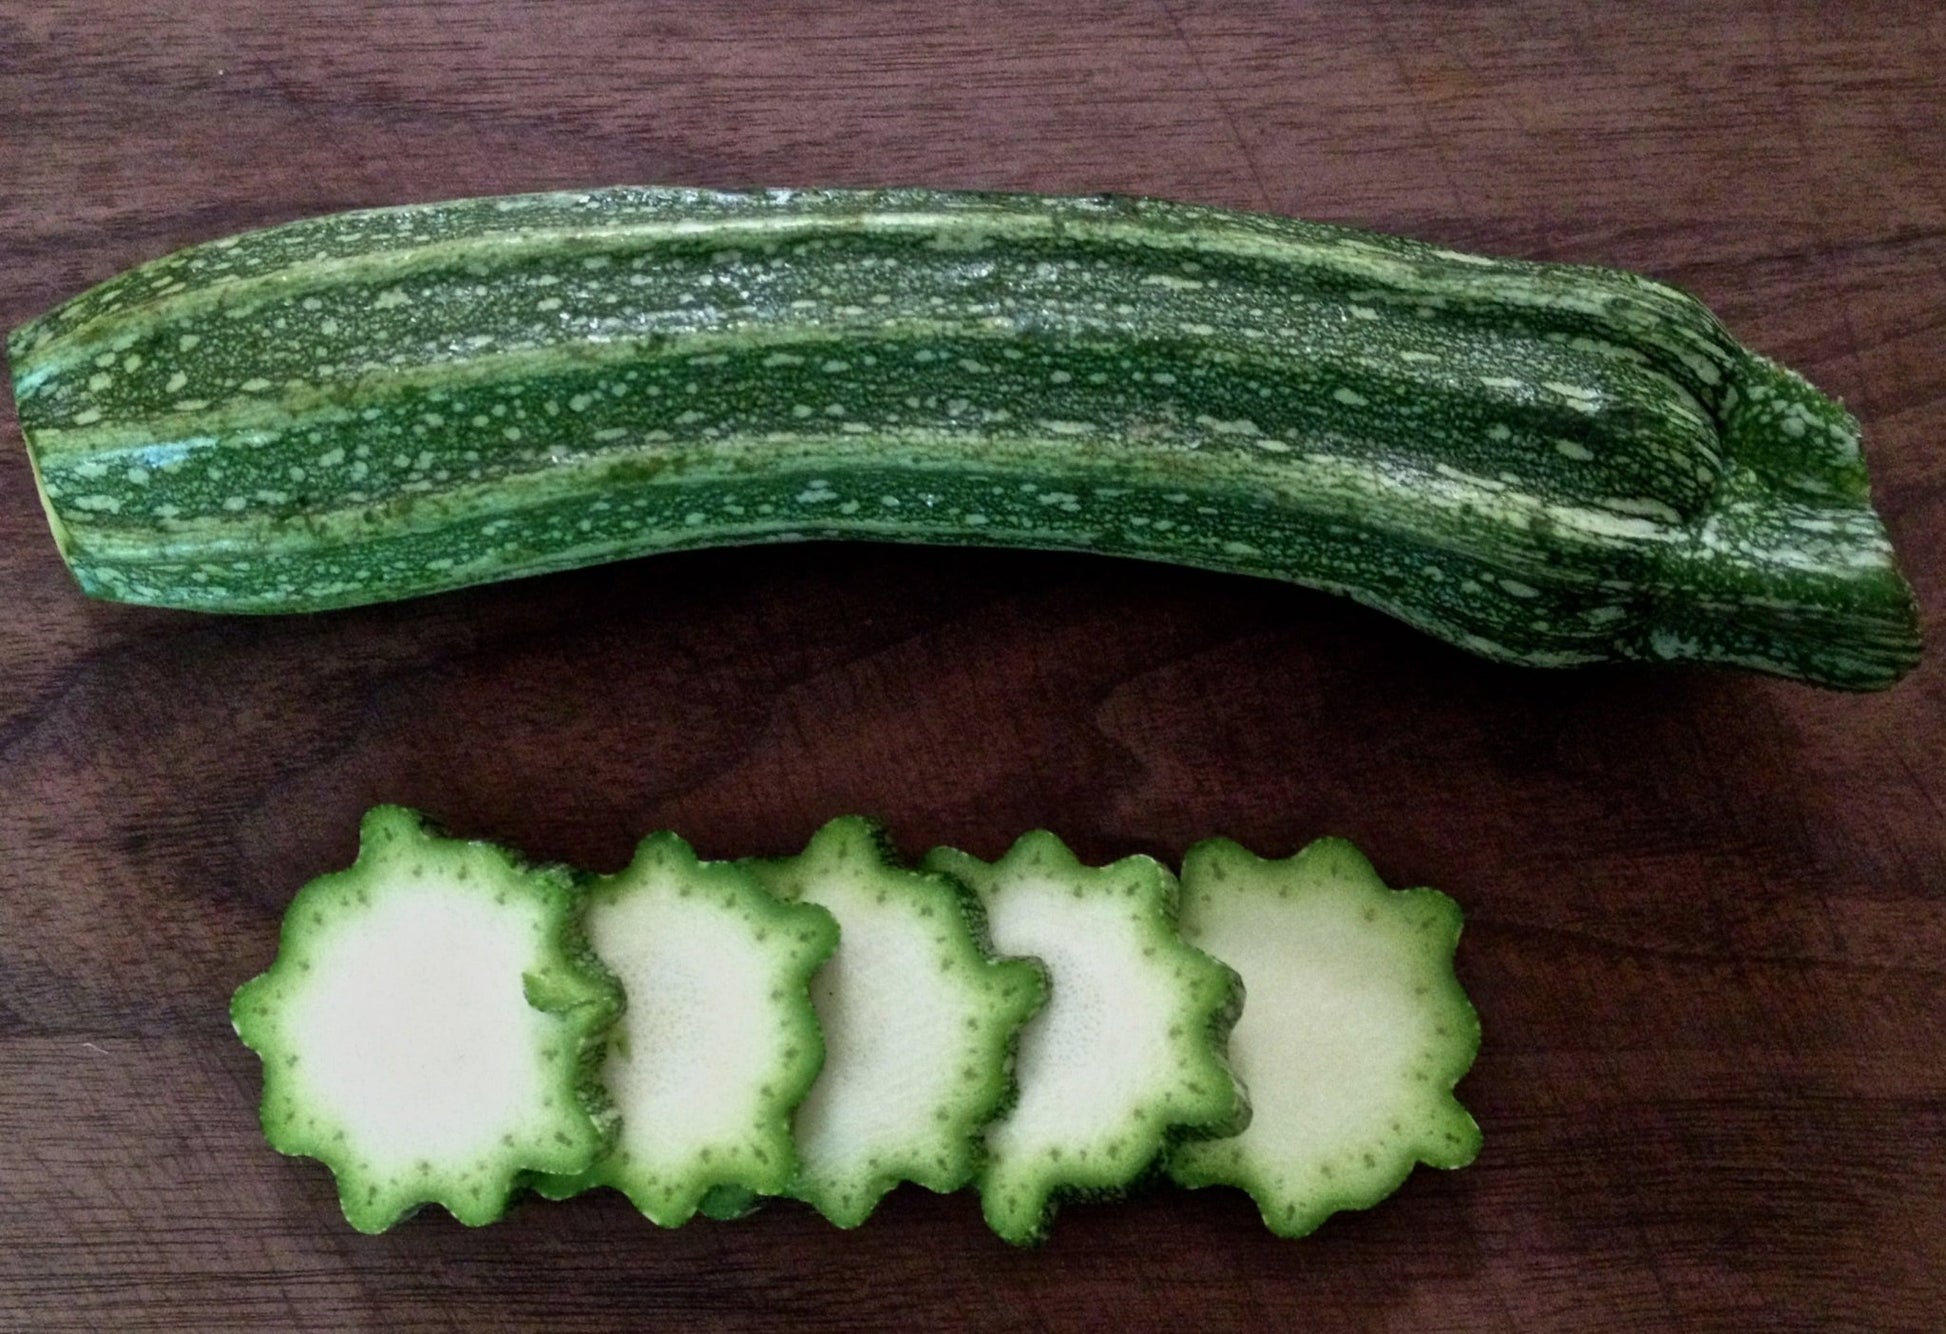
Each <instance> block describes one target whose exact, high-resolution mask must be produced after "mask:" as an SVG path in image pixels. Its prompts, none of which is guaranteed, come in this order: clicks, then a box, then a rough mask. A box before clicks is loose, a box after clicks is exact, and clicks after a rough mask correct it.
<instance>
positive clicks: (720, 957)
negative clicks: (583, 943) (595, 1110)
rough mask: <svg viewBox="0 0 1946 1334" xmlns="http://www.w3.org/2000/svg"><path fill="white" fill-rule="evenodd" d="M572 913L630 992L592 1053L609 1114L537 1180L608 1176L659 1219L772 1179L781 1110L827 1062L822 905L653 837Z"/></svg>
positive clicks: (671, 1220)
mask: <svg viewBox="0 0 1946 1334" xmlns="http://www.w3.org/2000/svg"><path fill="white" fill-rule="evenodd" d="M582 922H583V927H584V929H585V931H586V932H587V937H588V940H589V942H590V943H591V944H592V945H593V947H594V952H595V954H596V956H597V957H599V958H600V960H601V962H602V964H603V965H604V966H605V967H606V968H607V969H608V970H609V971H610V972H611V973H613V974H614V975H615V976H616V977H617V978H618V979H620V981H621V984H622V989H623V992H624V994H625V997H626V1009H625V1011H624V1013H623V1015H622V1017H621V1019H620V1021H619V1022H618V1023H617V1024H616V1025H615V1026H614V1031H613V1034H612V1036H611V1038H610V1041H609V1045H608V1049H607V1052H606V1055H605V1059H604V1060H603V1061H602V1063H601V1077H602V1081H603V1084H604V1086H605V1088H606V1091H607V1094H608V1097H609V1098H610V1100H611V1101H612V1103H613V1106H614V1108H615V1111H616V1112H617V1113H618V1115H619V1117H620V1121H621V1126H620V1130H619V1131H618V1133H617V1135H616V1137H615V1140H614V1144H613V1146H612V1147H611V1148H610V1149H609V1150H608V1152H607V1153H606V1154H605V1155H604V1156H602V1157H600V1158H598V1159H596V1160H595V1161H594V1162H593V1163H592V1164H591V1165H589V1166H587V1167H585V1168H584V1169H582V1170H580V1171H576V1172H571V1173H555V1174H542V1175H537V1176H536V1177H535V1179H534V1187H535V1189H536V1190H538V1191H539V1192H540V1193H541V1194H543V1195H545V1196H547V1197H548V1198H550V1199H563V1198H565V1197H567V1196H569V1195H574V1194H578V1193H579V1192H581V1191H583V1190H587V1189H590V1188H592V1187H595V1186H614V1187H616V1188H617V1189H619V1190H621V1191H622V1193H623V1194H625V1195H627V1196H628V1198H629V1199H630V1200H631V1201H632V1202H633V1203H634V1204H635V1207H636V1208H638V1209H640V1210H641V1211H642V1213H643V1214H644V1215H646V1216H647V1217H648V1218H649V1219H650V1221H652V1222H655V1223H658V1224H660V1225H662V1226H663V1227H675V1226H677V1225H678V1224H681V1223H685V1222H687V1221H688V1220H689V1219H690V1217H691V1216H693V1215H694V1214H695V1213H697V1212H698V1210H704V1209H706V1210H707V1212H708V1213H709V1214H710V1215H711V1216H713V1217H721V1216H734V1215H735V1214H737V1213H739V1212H741V1210H742V1204H743V1202H744V1201H746V1200H747V1198H748V1197H749V1196H751V1195H766V1194H773V1195H774V1194H776V1193H777V1192H779V1191H781V1190H783V1189H784V1187H785V1186H786V1185H788V1184H789V1183H790V1181H791V1179H792V1177H793V1176H794V1174H795V1171H796V1166H797V1158H796V1153H795V1151H794V1149H793V1147H792V1143H791V1113H792V1112H793V1111H794V1110H795V1109H796V1107H797V1105H798V1103H799V1102H800V1101H802V1100H803V1098H804V1094H805V1092H806V1090H808V1089H809V1088H810V1086H811V1081H812V1080H813V1079H815V1078H816V1077H817V1073H818V1069H819V1067H820V1066H821V1065H822V1064H823V1061H824V1041H823V1036H822V1033H821V1032H820V1030H819V1027H818V1018H817V1013H816V1011H815V1010H814V1009H813V1008H812V1005H811V996H810V979H811V975H812V974H813V973H815V972H816V971H817V970H818V968H819V966H820V965H822V964H823V963H824V961H825V960H826V959H827V958H829V957H830V955H831V951H832V950H833V949H835V948H836V947H837V944H838V927H837V924H836V923H835V922H834V921H833V920H832V918H831V914H830V913H828V912H826V911H825V910H824V909H822V908H820V907H817V906H816V905H814V904H808V903H782V902H780V901H778V900H777V899H775V898H773V897H771V896H770V895H769V894H767V893H766V892H765V891H764V888H763V886H762V884H761V883H759V882H758V881H757V880H756V879H755V878H754V877H753V876H751V875H750V874H749V873H748V872H747V871H745V870H744V869H742V868H741V867H738V866H736V865H734V864H732V863H728V862H700V861H698V860H697V858H696V854H695V852H694V851H693V850H691V848H690V846H689V844H687V843H686V842H684V841H683V840H682V839H681V838H679V837H677V836H676V835H674V834H669V833H663V834H654V835H651V836H650V837H649V838H646V839H644V840H643V841H642V843H641V845H640V846H639V847H638V848H637V849H636V853H635V858H634V860H633V861H631V862H630V863H629V864H628V866H627V867H625V868H624V869H623V870H622V871H620V872H619V873H617V874H615V875H612V876H606V877H602V878H600V879H597V880H595V881H593V882H592V883H591V884H590V885H589V886H588V887H587V889H586V891H585V896H584V904H583V917H582Z"/></svg>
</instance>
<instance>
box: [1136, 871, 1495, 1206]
mask: <svg viewBox="0 0 1946 1334" xmlns="http://www.w3.org/2000/svg"><path fill="white" fill-rule="evenodd" d="M1459 930H1460V913H1459V909H1458V907H1457V906H1455V904H1454V903H1453V901H1452V900H1451V899H1449V898H1447V897H1446V896H1445V895H1444V894H1441V893H1439V892H1438V891H1437V890H1432V889H1409V890H1390V889H1387V888H1386V887H1385V883H1384V882H1383V881H1382V880H1380V879H1379V877H1378V874H1377V872H1375V871H1374V870H1373V869H1372V865H1371V863H1370V862H1368V861H1366V860H1365V858H1364V857H1363V856H1362V855H1361V854H1360V853H1359V851H1358V850H1357V849H1356V848H1354V847H1353V846H1352V845H1351V844H1349V843H1347V842H1345V841H1343V840H1342V839H1320V840H1319V841H1317V842H1315V843H1312V844H1311V845H1310V846H1308V847H1306V848H1305V849H1304V850H1303V851H1302V852H1299V853H1298V854H1297V855H1296V856H1294V857H1291V858H1288V859H1286V860H1283V861H1266V860H1263V859H1262V858H1259V857H1257V856H1255V855H1254V854H1252V853H1250V852H1249V851H1247V850H1246V849H1244V848H1242V847H1239V846H1238V845H1237V844H1235V843H1232V842H1229V841H1228V840H1226V839H1211V840H1209V841H1207V842H1203V843H1199V844H1197V845H1196V846H1195V847H1193V848H1191V849H1190V850H1189V854H1188V855H1187V856H1186V857H1185V858H1184V860H1183V871H1182V933H1183V936H1184V938H1185V939H1187V940H1189V941H1191V942H1193V943H1194V944H1196V945H1197V946H1198V947H1200V948H1202V949H1204V950H1207V951H1208V952H1209V953H1211V954H1213V955H1215V956H1216V957H1217V958H1219V959H1221V960H1223V961H1224V962H1225V963H1227V964H1229V965H1230V966H1231V967H1232V968H1235V969H1236V970H1237V971H1238V972H1239V973H1241V974H1242V975H1243V984H1244V986H1245V988H1246V989H1247V993H1248V1000H1247V1001H1246V1002H1245V1004H1244V1007H1243V1014H1242V1016H1241V1017H1240V1018H1239V1019H1238V1020H1237V1024H1236V1027H1235V1028H1234V1029H1233V1030H1232V1032H1231V1034H1230V1048H1229V1054H1230V1062H1231V1065H1232V1067H1233V1068H1234V1069H1235V1070H1236V1072H1237V1075H1238V1077H1239V1078H1241V1079H1242V1080H1243V1082H1244V1085H1245V1087H1247V1088H1248V1089H1249V1090H1250V1105H1251V1119H1250V1124H1249V1125H1248V1126H1247V1127H1246V1128H1245V1129H1244V1130H1243V1131H1242V1132H1241V1133H1240V1134H1237V1135H1233V1136H1230V1137H1228V1138H1225V1139H1211V1140H1204V1141H1201V1142H1198V1143H1194V1144H1183V1145H1179V1146H1178V1147H1177V1148H1176V1149H1175V1150H1174V1151H1173V1152H1172V1153H1171V1154H1170V1157H1169V1174H1170V1176H1172V1177H1173V1178H1174V1179H1175V1180H1176V1181H1177V1182H1179V1183H1180V1184H1182V1185H1185V1186H1212V1185H1229V1186H1240V1187H1242V1188H1243V1189H1244V1190H1246V1191H1248V1192H1249V1193H1250V1195H1251V1197H1252V1198H1253V1199H1255V1200H1256V1202H1257V1207H1258V1208H1259V1209H1260V1210H1261V1211H1262V1213H1263V1217H1264V1222H1265V1223H1266V1224H1267V1225H1269V1227H1270V1229H1271V1231H1273V1232H1275V1233H1276V1234H1278V1235H1279V1236H1283V1237H1296V1236H1302V1235H1304V1234H1305V1233H1307V1232H1309V1231H1311V1230H1312V1229H1313V1228H1315V1227H1317V1226H1318V1224H1320V1223H1322V1222H1323V1221H1324V1220H1325V1218H1327V1217H1328V1216H1329V1215H1330V1214H1332V1213H1333V1212H1335V1211H1337V1210H1340V1209H1364V1208H1367V1207H1369V1206H1371V1205H1373V1204H1376V1203H1377V1202H1378V1201H1379V1200H1381V1199H1383V1198H1385V1196H1387V1195H1389V1194H1391V1193H1392V1192H1393V1191H1394V1190H1396V1189H1398V1187H1399V1184H1400V1183H1401V1182H1403V1181H1404V1180H1405V1178H1406V1175H1407V1173H1409V1172H1410V1171H1411V1170H1412V1166H1413V1164H1414V1163H1415V1162H1422V1163H1427V1164H1429V1165H1432V1166H1435V1167H1462V1166H1464V1165H1466V1164H1467V1163H1470V1162H1471V1161H1473V1158H1474V1156H1475V1155H1476V1154H1477V1153H1478V1152H1479V1149H1480V1130H1479V1127H1478V1126H1477V1125H1475V1124H1474V1121H1473V1118H1472V1117H1471V1116H1469V1115H1468V1114H1467V1112H1466V1109H1465V1108H1464V1107H1462V1106H1460V1104H1459V1101H1458V1100H1457V1099H1456V1098H1455V1097H1454V1096H1453V1086H1454V1084H1456V1083H1457V1082H1458V1081H1459V1079H1460V1077H1461V1076H1462V1075H1464V1074H1465V1073H1466V1072H1467V1070H1468V1069H1469V1068H1470V1067H1471V1066H1472V1064H1473V1057H1474V1054H1475V1053H1476V1052H1477V1051H1478V1050H1479V1045H1480V1024H1479V1019H1478V1017H1477V1016H1476V1015H1475V1014H1474V1011H1473V1006H1472V1003H1471V1002H1469V1001H1468V1000H1467V998H1466V993H1465V992H1464V991H1462V990H1461V988H1460V985H1459V982H1458V980H1457V979H1456V978H1455V977H1454V974H1453V948H1454V945H1455V943H1456V942H1457V941H1458V939H1459Z"/></svg>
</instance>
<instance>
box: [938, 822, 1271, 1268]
mask: <svg viewBox="0 0 1946 1334" xmlns="http://www.w3.org/2000/svg"><path fill="white" fill-rule="evenodd" d="M925 865H926V866H927V867H928V868H929V869H932V870H939V871H944V872H946V873H947V874H949V875H952V876H954V877H955V878H957V879H959V880H961V881H964V882H965V883H966V884H968V885H970V886H972V887H973V889H974V890H975V891H976V892H977V893H978V894H979V896H980V901H981V903H982V904H983V905H984V907H985V908H986V912H987V921H988V924H989V928H990V930H991V932H992V937H993V943H994V945H995V947H996V948H997V949H999V950H1001V951H1002V952H1003V953H1006V954H1014V955H1024V956H1030V957H1033V958H1036V959H1038V960H1040V962H1041V964H1042V965H1043V966H1044V967H1045V968H1046V969H1047V976H1048V985H1049V995H1048V1002H1047V1005H1046V1007H1045V1008H1044V1009H1043V1010H1042V1011H1041V1012H1040V1013H1039V1014H1037V1015H1036V1016H1035V1017H1034V1018H1032V1019H1030V1020H1029V1021H1028V1023H1027V1026H1026V1028H1025V1029H1023V1030H1022V1032H1021V1038H1020V1048H1019V1055H1018V1061H1017V1065H1016V1078H1017V1080H1018V1083H1019V1096H1018V1099H1017V1101H1016V1102H1015V1103H1014V1106H1013V1107H1012V1109H1011V1110H1009V1111H1008V1112H1007V1113H1006V1115H1004V1116H1003V1117H1001V1118H1000V1119H999V1120H998V1121H996V1122H995V1123H994V1124H993V1125H992V1126H991V1127H990V1128H989V1129H988V1131H987V1137H986V1145H987V1155H988V1159H987V1163H986V1166H985V1168H984V1169H983V1170H982V1171H981V1174H980V1177H979V1189H980V1200H981V1206H982V1208H983V1210H984V1211H985V1214H986V1219H987V1224H988V1226H990V1227H991V1228H992V1229H993V1230H994V1231H995V1232H996V1233H998V1234H999V1235H1000V1236H1001V1237H1003V1238H1005V1239H1006V1240H1007V1241H1010V1242H1013V1243H1015V1244H1017V1245H1026V1244H1030V1243H1032V1242H1035V1241H1038V1240H1040V1239H1042V1238H1043V1237H1044V1236H1045V1235H1046V1232H1047V1229H1048V1227H1049V1225H1050V1224H1051V1222H1052V1220H1053V1213H1054V1209H1055V1206H1056V1204H1057V1203H1058V1202H1059V1201H1060V1200H1061V1199H1062V1198H1067V1197H1103V1196H1109V1195H1113V1194H1116V1193H1119V1192H1120V1191H1122V1190H1125V1189H1126V1188H1127V1187H1128V1186H1130V1185H1131V1184H1133V1183H1134V1182H1135V1181H1137V1180H1138V1179H1139V1178H1141V1177H1142V1176H1143V1174H1144V1173H1145V1172H1146V1171H1147V1170H1148V1169H1149V1168H1150V1167H1151V1166H1152V1165H1153V1164H1154V1163H1155V1162H1156V1160H1157V1158H1158V1156H1159V1155H1160V1154H1161V1153H1162V1152H1163V1151H1164V1149H1165V1148H1166V1146H1167V1145H1168V1144H1169V1143H1171V1142H1172V1141H1174V1140H1177V1139H1181V1138H1185V1137H1191V1136H1198V1135H1224V1134H1231V1133H1234V1132H1235V1131H1236V1130H1238V1129H1239V1128H1240V1127H1242V1126H1243V1125H1244V1124H1245V1123H1246V1122H1247V1121H1248V1119H1249V1115H1250V1111H1249V1105H1248V1104H1247V1102H1246V1101H1245V1099H1244V1095H1243V1091H1242V1089H1240V1088H1239V1087H1238V1085H1237V1081H1236V1080H1235V1078H1234V1077H1233V1076H1232V1075H1231V1073H1230V1070H1229V1067H1228V1066H1227V1065H1226V1064H1225V1063H1224V1059H1223V1045H1224V1039H1225V1037H1226V1035H1227V1034H1228V1032H1229V1030H1230V1026H1231V1024H1232V1023H1234V1022H1235V1020H1236V1016H1237V1011H1238V1007H1239V1006H1240V1005H1241V1004H1242V1001H1243V990H1242V986H1241V984H1240V983H1239V981H1238V979H1237V975H1236V973H1235V972H1233V971H1232V970H1231V969H1230V968H1228V967H1227V966H1225V965H1224V964H1221V963H1218V962H1217V961H1216V960H1215V959H1212V958H1210V957H1209V956H1208V955H1207V954H1204V953H1203V952H1202V951H1200V950H1198V949H1195V948H1193V947H1192V946H1190V945H1188V944H1186V943H1185V942H1184V941H1183V939H1182V938H1181V937H1180V936H1179V935H1178V934H1177V933H1176V926H1175V906H1176V905H1175V896H1176V880H1175V877H1174V876H1172V875H1170V874H1169V872H1168V871H1167V870H1165V869H1164V868H1163V867H1162V866H1160V865H1158V864H1157V863H1156V862H1154V861H1152V860H1150V859H1149V858H1147V857H1125V858H1123V859H1122V860H1120V861H1118V862H1114V863H1111V864H1110V865H1108V866H1104V867H1100V868H1090V867H1087V866H1084V865H1082V864H1081V863H1080V862H1079V861H1078V860H1077V859H1076V858H1075V856H1074V854H1073V853H1072V852H1070V851H1069V850H1068V848H1067V845H1066V844H1064V843H1062V842H1061V840H1060V839H1058V838H1056V837H1055V836H1054V835H1053V834H1050V833H1047V832H1046V831H1044V830H1041V831H1036V832H1034V833H1030V834H1027V835H1025V836H1023V837H1022V838H1021V839H1020V840H1019V841H1018V842H1016V843H1015V844H1014V846H1013V847H1012V848H1011V849H1010V850H1009V851H1008V852H1007V854H1006V856H1004V857H1002V858H1001V859H1000V860H999V861H998V862H994V863H992V864H988V863H985V862H982V861H979V860H978V859H976V858H974V857H970V856H968V855H967V854H965V853H963V852H957V851H955V850H953V849H951V848H940V849H936V850H935V851H933V852H932V853H931V854H929V855H928V857H927V858H926V862H925Z"/></svg>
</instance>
